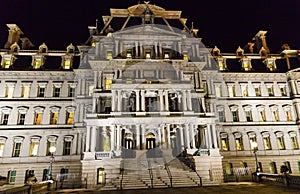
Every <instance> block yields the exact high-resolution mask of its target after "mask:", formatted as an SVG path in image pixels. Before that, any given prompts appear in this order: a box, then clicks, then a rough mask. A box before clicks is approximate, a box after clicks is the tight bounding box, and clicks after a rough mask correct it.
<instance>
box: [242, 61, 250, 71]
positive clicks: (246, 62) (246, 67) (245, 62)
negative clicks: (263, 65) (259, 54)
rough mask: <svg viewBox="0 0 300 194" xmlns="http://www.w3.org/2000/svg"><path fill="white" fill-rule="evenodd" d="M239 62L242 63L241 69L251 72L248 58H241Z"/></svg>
mask: <svg viewBox="0 0 300 194" xmlns="http://www.w3.org/2000/svg"><path fill="white" fill-rule="evenodd" d="M241 62H242V67H243V69H244V70H245V71H251V70H252V66H251V59H249V58H242V59H241Z"/></svg>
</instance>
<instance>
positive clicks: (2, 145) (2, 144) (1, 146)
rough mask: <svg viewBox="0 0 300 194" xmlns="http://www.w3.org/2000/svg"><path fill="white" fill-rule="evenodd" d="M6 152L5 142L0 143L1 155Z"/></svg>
mask: <svg viewBox="0 0 300 194" xmlns="http://www.w3.org/2000/svg"><path fill="white" fill-rule="evenodd" d="M3 153H4V143H0V157H3Z"/></svg>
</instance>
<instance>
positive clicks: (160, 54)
mask: <svg viewBox="0 0 300 194" xmlns="http://www.w3.org/2000/svg"><path fill="white" fill-rule="evenodd" d="M159 57H160V58H162V57H163V52H162V45H161V43H159Z"/></svg>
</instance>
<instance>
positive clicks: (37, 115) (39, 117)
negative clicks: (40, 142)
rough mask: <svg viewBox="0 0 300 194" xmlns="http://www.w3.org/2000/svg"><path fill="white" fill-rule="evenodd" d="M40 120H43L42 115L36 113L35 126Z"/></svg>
mask: <svg viewBox="0 0 300 194" xmlns="http://www.w3.org/2000/svg"><path fill="white" fill-rule="evenodd" d="M42 118H43V114H42V113H36V114H35V122H34V124H35V125H40V124H41V121H42Z"/></svg>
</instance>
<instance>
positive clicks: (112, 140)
mask: <svg viewBox="0 0 300 194" xmlns="http://www.w3.org/2000/svg"><path fill="white" fill-rule="evenodd" d="M110 150H115V126H114V125H111V126H110Z"/></svg>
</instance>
